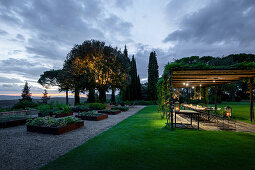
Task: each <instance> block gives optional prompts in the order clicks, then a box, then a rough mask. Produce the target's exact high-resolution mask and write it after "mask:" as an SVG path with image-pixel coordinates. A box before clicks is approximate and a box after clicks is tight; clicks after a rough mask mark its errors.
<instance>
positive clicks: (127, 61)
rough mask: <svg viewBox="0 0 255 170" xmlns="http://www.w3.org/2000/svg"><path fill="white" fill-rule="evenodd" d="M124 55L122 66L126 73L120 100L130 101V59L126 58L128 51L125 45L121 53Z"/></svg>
mask: <svg viewBox="0 0 255 170" xmlns="http://www.w3.org/2000/svg"><path fill="white" fill-rule="evenodd" d="M123 53H124V58H123V59H124V63H123V64H124V65H125V70H126V71H127V80H126V83H125V84H126V86H125V87H123V88H121V92H120V93H121V96H122V100H130V94H131V75H130V72H131V71H130V59H129V57H128V50H127V46H126V45H125V49H124V51H123Z"/></svg>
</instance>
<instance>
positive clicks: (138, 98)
mask: <svg viewBox="0 0 255 170" xmlns="http://www.w3.org/2000/svg"><path fill="white" fill-rule="evenodd" d="M141 95H142V87H141V82H140V77H139V75H138V76H137V98H136V99H137V100H141V98H142V97H141Z"/></svg>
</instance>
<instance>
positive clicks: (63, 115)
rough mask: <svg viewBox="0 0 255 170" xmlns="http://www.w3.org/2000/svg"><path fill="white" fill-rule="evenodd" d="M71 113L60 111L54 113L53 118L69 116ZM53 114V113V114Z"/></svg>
mask: <svg viewBox="0 0 255 170" xmlns="http://www.w3.org/2000/svg"><path fill="white" fill-rule="evenodd" d="M71 115H73V112H70V113H60V114H56V115H55V118H60V117H65V116H71ZM53 116H54V115H53Z"/></svg>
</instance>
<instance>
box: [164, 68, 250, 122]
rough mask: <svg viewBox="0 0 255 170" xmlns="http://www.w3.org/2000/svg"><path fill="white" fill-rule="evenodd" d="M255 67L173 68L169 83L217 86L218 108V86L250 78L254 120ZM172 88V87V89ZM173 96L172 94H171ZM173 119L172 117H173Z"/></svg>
mask: <svg viewBox="0 0 255 170" xmlns="http://www.w3.org/2000/svg"><path fill="white" fill-rule="evenodd" d="M254 77H255V69H248V70H247V69H242V70H241V69H195V68H194V69H190V68H187V69H185V68H182V69H179V70H178V69H172V70H171V71H169V83H170V87H172V88H196V87H201V88H206V87H210V86H215V87H216V93H215V109H217V89H218V88H217V87H218V85H223V84H228V83H232V82H236V81H240V80H249V92H250V119H251V122H252V120H254V104H253V89H254V87H253V82H254ZM171 90H172V89H171V88H170V91H171ZM170 98H172V96H170ZM171 116H172V115H171ZM171 119H172V117H171Z"/></svg>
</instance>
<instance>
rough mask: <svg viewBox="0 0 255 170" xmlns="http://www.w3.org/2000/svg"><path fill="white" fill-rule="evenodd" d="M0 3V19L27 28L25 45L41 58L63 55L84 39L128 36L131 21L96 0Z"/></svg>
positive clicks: (60, 57) (46, 0) (21, 0)
mask: <svg viewBox="0 0 255 170" xmlns="http://www.w3.org/2000/svg"><path fill="white" fill-rule="evenodd" d="M0 6H1V8H0V9H1V10H2V11H3V12H0V21H3V23H7V21H6V19H8V20H9V21H8V24H9V25H15V26H16V27H18V28H20V29H23V30H28V31H29V32H31V34H30V35H29V37H30V38H29V39H28V42H27V44H25V48H26V50H27V52H28V53H30V54H33V55H34V56H40V57H41V58H46V59H57V58H59V59H63V58H65V56H66V54H67V52H68V51H69V50H71V48H72V47H73V45H75V44H78V43H82V42H83V41H84V40H88V39H99V40H104V41H107V37H108V38H111V37H116V38H118V37H119V36H120V35H121V38H123V37H124V39H125V37H126V38H127V39H128V38H130V37H129V35H130V33H129V32H130V27H131V25H132V24H130V23H129V22H126V21H123V20H122V19H120V18H119V17H117V16H115V15H114V14H112V13H111V12H110V11H107V10H106V9H105V8H104V3H103V2H102V1H100V0H95V1H90V0H86V1H71V0H66V1H65V3H63V1H62V0H54V1H51V0H45V1H37V0H33V1H25V0H20V1H18V2H17V1H9V2H0ZM106 14H107V15H106ZM10 23H11V24H10ZM105 34H107V35H108V36H107V37H105ZM17 38H19V39H22V37H21V36H20V35H19V37H18V35H17ZM23 38H24V37H23Z"/></svg>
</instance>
